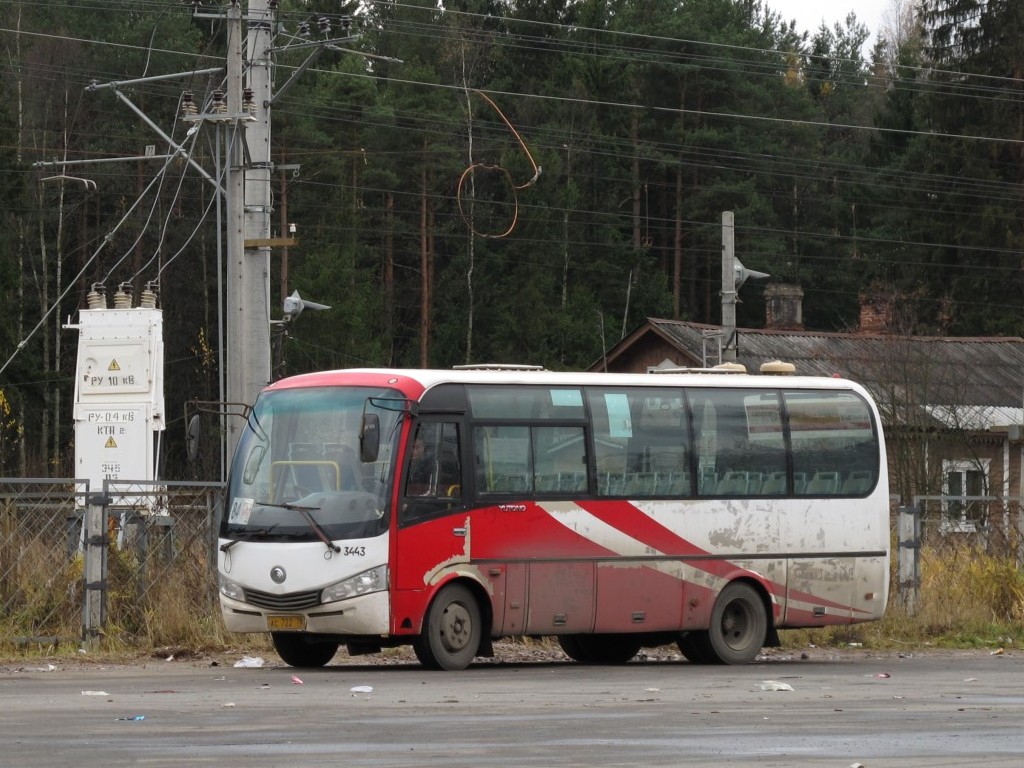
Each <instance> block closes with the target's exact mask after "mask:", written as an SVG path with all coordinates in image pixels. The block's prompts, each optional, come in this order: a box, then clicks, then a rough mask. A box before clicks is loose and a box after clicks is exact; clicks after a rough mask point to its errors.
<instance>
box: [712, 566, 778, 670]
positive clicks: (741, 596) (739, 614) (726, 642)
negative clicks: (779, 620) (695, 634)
mask: <svg viewBox="0 0 1024 768" xmlns="http://www.w3.org/2000/svg"><path fill="white" fill-rule="evenodd" d="M767 635H768V613H767V611H766V609H765V605H764V601H763V600H762V599H761V595H759V594H758V592H757V590H756V589H754V588H753V587H752V586H750V585H749V584H746V583H744V582H741V581H734V582H733V583H732V584H729V585H728V586H727V587H726V588H725V589H723V590H722V593H721V594H720V595H719V596H718V600H717V601H716V602H715V607H714V609H712V611H711V626H710V627H708V633H707V640H706V643H707V650H709V651H710V652H711V654H712V655H713V657H714V658H713V659H712V661H717V662H718V663H720V664H749V663H750V662H751V661H753V660H754V659H755V658H756V657H757V654H758V653H759V652H760V651H761V648H762V647H763V646H764V641H765V638H766V637H767Z"/></svg>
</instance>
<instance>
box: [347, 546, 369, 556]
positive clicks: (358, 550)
mask: <svg viewBox="0 0 1024 768" xmlns="http://www.w3.org/2000/svg"><path fill="white" fill-rule="evenodd" d="M345 554H346V555H358V556H359V557H363V556H364V555H365V554H366V547H345Z"/></svg>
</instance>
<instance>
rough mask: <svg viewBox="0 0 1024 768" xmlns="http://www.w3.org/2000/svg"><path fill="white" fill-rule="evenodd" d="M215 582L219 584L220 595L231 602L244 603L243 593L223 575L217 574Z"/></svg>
mask: <svg viewBox="0 0 1024 768" xmlns="http://www.w3.org/2000/svg"><path fill="white" fill-rule="evenodd" d="M217 581H218V582H220V593H221V594H222V595H224V596H225V597H230V598H231V599H232V600H241V601H242V602H245V591H244V590H243V589H242V588H241V587H240V586H239V585H238V584H236V583H235V582H233V581H232V580H231V579H229V578H228V577H227V576H225V575H224V574H223V573H219V574H217Z"/></svg>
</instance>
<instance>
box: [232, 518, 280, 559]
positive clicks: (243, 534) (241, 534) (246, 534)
mask: <svg viewBox="0 0 1024 768" xmlns="http://www.w3.org/2000/svg"><path fill="white" fill-rule="evenodd" d="M275 528H277V523H274V524H273V525H271V526H268V527H266V528H256V529H254V530H251V531H238V532H237V533H236V534H235V537H236V538H234V539H232V540H231V541H225V542H224V543H223V544H221V545H220V547H219V549H220V551H221V552H227V551H228V550H229V549H231V548H232V547H233V546H235V544H237V543H238V542H240V541H246V540H248V539H262V538H265V537H266V536H269V535H270V532H271V531H272V530H274V529H275Z"/></svg>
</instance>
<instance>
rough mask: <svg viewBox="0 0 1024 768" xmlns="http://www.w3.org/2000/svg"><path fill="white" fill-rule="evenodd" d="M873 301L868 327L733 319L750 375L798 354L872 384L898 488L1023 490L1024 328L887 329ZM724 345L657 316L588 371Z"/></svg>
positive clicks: (803, 367)
mask: <svg viewBox="0 0 1024 768" xmlns="http://www.w3.org/2000/svg"><path fill="white" fill-rule="evenodd" d="M873 309H876V307H875V306H874V305H870V304H868V305H867V306H865V303H862V317H861V319H862V322H861V327H860V328H859V329H857V330H855V331H851V332H849V333H834V332H828V333H826V332H818V331H809V330H805V329H803V328H802V327H800V323H799V321H797V322H795V323H794V322H790V323H788V326H789V327H778V325H779V324H778V323H772V318H771V310H770V309H769V318H768V320H769V322H768V323H767V325H768V327H766V328H762V329H756V328H738V329H736V339H735V350H736V352H735V355H736V362H738V363H741V364H743V365H744V366H745V367H746V369H747V370H748V371H750V372H752V373H753V372H757V371H758V370H760V368H761V366H762V365H763V364H765V363H769V362H772V361H777V360H781V361H784V362H788V363H792V364H793V365H794V366H795V368H796V371H795V373H796V374H797V375H811V376H815V375H817V376H840V377H844V378H849V379H852V380H854V381H857V382H859V383H861V384H863V385H864V386H865V387H866V388H867V389H868V390H869V391H870V392H871V393H872V395H873V396H874V397H875V399H876V401H877V403H878V405H879V409H880V411H881V413H882V418H883V421H884V422H885V424H884V427H885V429H886V444H887V448H888V452H889V457H890V468H891V470H892V472H891V474H892V476H893V491H894V493H898V494H899V495H900V496H901V497H902V498H903V499H904V500H905V501H909V500H910V497H912V496H915V495H918V494H925V493H940V494H941V493H945V494H951V493H956V494H964V495H966V494H967V493H968V492H970V493H972V494H974V493H983V494H993V495H996V496H999V497H1001V498H1003V499H1013V500H1019V499H1020V498H1021V476H1022V471H1024V439H1022V438H1024V338H1020V337H972V338H958V337H931V336H906V335H900V334H897V333H889V332H886V326H885V323H884V322H882V323H878V322H874V321H877V319H878V318H877V316H875V315H873V314H872V310H873ZM786 316H787V317H789V318H792V317H793V316H794V314H793V313H792V312H791V313H788V314H787V315H786ZM796 317H797V318H799V312H797V313H796ZM883 319H884V313H883ZM773 326H774V327H773ZM725 347H726V344H725V331H724V330H723V329H722V328H721V327H719V326H715V325H707V324H702V323H692V322H688V321H683V320H668V319H664V318H654V317H651V318H647V319H646V320H645V321H644V322H643V323H642V324H641V325H640V326H639V327H638V328H636V329H634V330H633V331H632V332H631V333H629V334H628V335H626V336H625V337H623V338H622V339H621V340H620V341H619V342H618V343H617V344H615V345H614V346H612V347H611V348H609V349H608V350H607V351H606V353H605V354H604V356H603V357H602V358H601V359H600V360H598V361H596V362H595V363H594V364H593V365H592V366H591V370H607V371H610V372H627V371H629V372H643V371H649V370H651V369H653V368H659V367H660V368H664V367H692V368H709V367H712V366H714V365H716V364H719V363H720V362H723V353H722V350H723V348H725Z"/></svg>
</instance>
